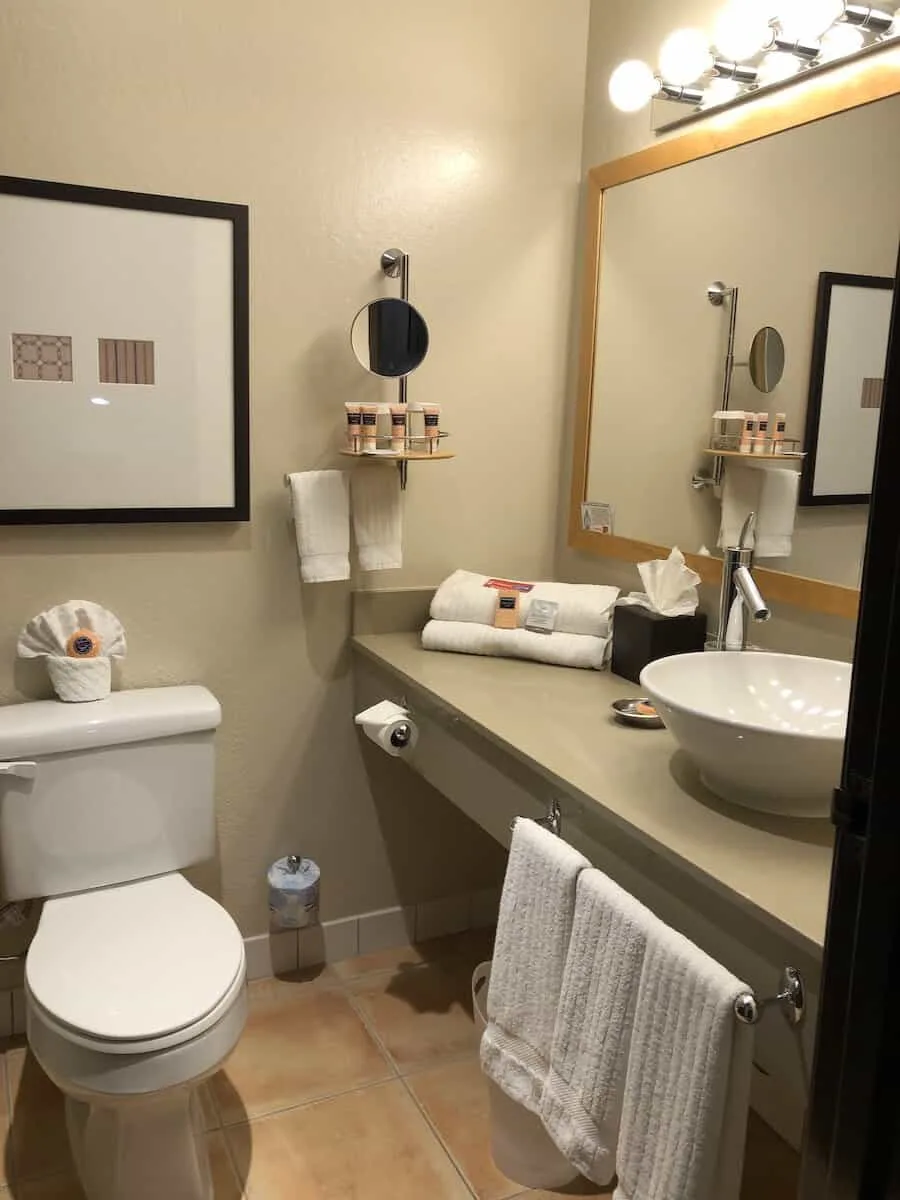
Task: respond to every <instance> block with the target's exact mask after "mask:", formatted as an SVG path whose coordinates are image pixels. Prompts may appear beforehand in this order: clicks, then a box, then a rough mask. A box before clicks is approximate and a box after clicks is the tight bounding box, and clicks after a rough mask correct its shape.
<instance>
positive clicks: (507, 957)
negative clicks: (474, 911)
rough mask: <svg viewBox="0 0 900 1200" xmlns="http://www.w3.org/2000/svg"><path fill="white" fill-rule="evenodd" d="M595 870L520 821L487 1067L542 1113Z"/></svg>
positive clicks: (498, 954) (497, 956)
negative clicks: (586, 885) (571, 955)
mask: <svg viewBox="0 0 900 1200" xmlns="http://www.w3.org/2000/svg"><path fill="white" fill-rule="evenodd" d="M589 865H590V864H589V863H588V861H587V859H586V858H585V857H584V856H583V855H581V854H579V853H578V851H577V850H574V849H573V848H572V847H571V846H569V845H568V844H567V843H566V842H564V841H562V839H561V838H558V837H555V836H554V835H553V834H552V833H548V832H547V830H545V829H541V828H540V826H538V825H536V824H535V823H534V821H526V820H518V821H516V826H515V829H514V830H513V836H512V843H511V845H510V850H509V862H508V864H507V868H506V878H505V880H504V883H503V895H502V897H501V900H500V916H499V919H498V922H497V938H496V942H495V943H494V960H493V964H492V967H491V986H490V991H489V993H488V1002H487V1016H488V1026H487V1029H486V1030H485V1031H484V1035H483V1037H482V1039H481V1065H482V1068H483V1070H484V1072H485V1074H486V1075H488V1076H489V1077H490V1078H491V1079H493V1080H494V1082H495V1083H496V1084H497V1086H498V1087H500V1088H501V1089H502V1090H503V1091H504V1092H505V1093H506V1094H507V1096H509V1097H510V1098H511V1099H513V1100H516V1101H518V1103H519V1104H523V1105H524V1106H525V1107H526V1108H528V1109H530V1110H531V1112H533V1113H539V1112H540V1106H541V1092H542V1091H543V1088H544V1080H545V1079H546V1076H547V1065H548V1062H549V1059H550V1048H551V1046H552V1044H553V1029H554V1025H555V1023H556V1012H557V1009H558V1007H559V996H560V990H561V988H562V979H563V968H564V967H565V963H566V953H567V951H568V948H569V938H570V936H571V932H572V919H573V917H574V914H575V885H576V882H577V880H578V876H579V874H580V873H581V872H582V871H583V870H584V869H585V868H586V867H588V866H589Z"/></svg>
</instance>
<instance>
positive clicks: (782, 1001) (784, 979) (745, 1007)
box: [734, 967, 806, 1026]
mask: <svg viewBox="0 0 900 1200" xmlns="http://www.w3.org/2000/svg"><path fill="white" fill-rule="evenodd" d="M771 1004H777V1005H778V1006H779V1007H780V1008H781V1011H782V1013H783V1014H784V1019H785V1020H786V1021H787V1023H788V1024H789V1025H791V1026H797V1025H799V1024H800V1023H801V1021H802V1020H803V1018H804V1017H805V1016H806V984H805V983H804V982H803V976H802V975H801V974H800V972H799V971H798V970H797V968H796V967H785V968H784V972H783V974H782V976H781V991H780V992H778V993H777V994H776V995H774V996H766V997H765V998H764V999H762V1000H758V999H757V998H756V996H755V995H754V993H753V992H741V994H740V996H738V998H737V999H736V1000H735V1002H734V1015H735V1016H736V1017H737V1019H738V1020H739V1021H743V1022H744V1024H745V1025H755V1024H756V1023H757V1021H758V1020H759V1019H760V1017H761V1016H762V1014H763V1010H764V1009H766V1008H768V1007H769V1005H771Z"/></svg>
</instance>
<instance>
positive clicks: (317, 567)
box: [288, 471, 350, 583]
mask: <svg viewBox="0 0 900 1200" xmlns="http://www.w3.org/2000/svg"><path fill="white" fill-rule="evenodd" d="M288 482H289V484H290V488H291V506H292V508H293V511H294V526H295V528H296V533H297V551H298V553H299V555H300V575H301V578H302V579H303V582H304V583H331V582H332V581H334V580H336V579H349V578H350V506H349V503H348V500H347V481H346V479H345V478H344V473H343V471H302V472H300V473H299V474H296V475H289V476H288Z"/></svg>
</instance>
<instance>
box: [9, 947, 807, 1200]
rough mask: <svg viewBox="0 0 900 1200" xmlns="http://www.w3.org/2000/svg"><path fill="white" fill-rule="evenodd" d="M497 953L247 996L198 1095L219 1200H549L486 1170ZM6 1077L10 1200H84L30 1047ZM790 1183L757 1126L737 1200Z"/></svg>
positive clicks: (388, 964) (784, 1163) (790, 1160)
mask: <svg viewBox="0 0 900 1200" xmlns="http://www.w3.org/2000/svg"><path fill="white" fill-rule="evenodd" d="M489 953H490V948H489V939H488V938H487V937H486V936H485V935H481V934H461V935H459V936H457V937H453V938H444V939H440V940H438V941H435V942H428V943H425V944H424V945H423V946H419V947H416V948H407V949H405V950H399V951H397V950H392V951H385V952H384V953H381V954H372V955H367V956H365V957H363V958H357V959H352V960H350V961H347V962H343V963H338V964H336V965H335V966H333V967H330V968H324V969H322V970H321V972H320V973H319V974H318V975H316V976H309V975H307V976H305V977H300V976H298V977H295V978H291V979H272V980H260V981H257V982H255V983H252V984H251V985H250V995H251V1004H250V1017H249V1020H248V1022H247V1028H246V1031H245V1033H244V1036H243V1038H242V1040H241V1042H240V1044H239V1046H238V1047H237V1049H236V1051H235V1053H234V1054H233V1055H232V1057H231V1059H230V1060H229V1062H228V1064H227V1068H226V1069H225V1071H223V1072H221V1073H220V1074H219V1075H218V1076H216V1077H215V1078H214V1079H212V1080H211V1081H210V1083H209V1084H207V1085H206V1087H205V1088H204V1090H203V1094H202V1100H203V1105H204V1111H205V1113H206V1119H207V1126H208V1133H207V1137H208V1139H209V1149H210V1156H211V1160H212V1166H213V1175H214V1179H215V1200H472V1198H473V1197H474V1198H475V1200H510V1198H512V1197H522V1198H523V1200H525V1198H526V1197H528V1198H530V1200H551V1193H549V1192H523V1191H522V1188H521V1186H520V1185H518V1184H515V1183H512V1182H511V1181H510V1180H508V1179H506V1178H505V1177H504V1176H503V1175H501V1174H500V1172H499V1171H498V1170H497V1169H496V1167H495V1166H494V1165H493V1162H492V1161H491V1156H490V1152H489V1149H488V1135H487V1124H488V1122H487V1096H486V1092H485V1087H484V1083H483V1080H482V1078H481V1075H480V1072H479V1068H478V1060H477V1038H476V1033H475V1029H474V1026H473V1022H472V1016H471V1011H470V981H471V974H472V969H473V967H474V966H475V964H476V963H478V962H480V961H481V960H482V959H483V958H486V957H489ZM0 1076H2V1078H0V1136H2V1138H3V1140H4V1141H5V1152H4V1154H3V1155H2V1156H0V1184H6V1186H5V1187H0V1200H80V1198H81V1195H82V1193H81V1191H80V1189H79V1188H78V1186H77V1184H75V1183H74V1182H73V1180H72V1176H71V1162H70V1159H69V1152H68V1145H67V1141H66V1134H65V1125H64V1117H63V1109H62V1101H61V1097H60V1095H59V1093H58V1092H57V1091H56V1089H55V1088H54V1087H53V1085H52V1084H51V1083H50V1082H49V1081H48V1080H47V1078H46V1077H45V1076H44V1075H43V1073H42V1072H41V1070H40V1068H39V1067H38V1066H37V1063H36V1062H35V1061H34V1059H33V1058H32V1057H31V1056H30V1054H28V1052H27V1050H26V1049H25V1048H24V1046H22V1045H18V1046H14V1047H12V1048H9V1049H8V1050H6V1052H5V1053H3V1054H0ZM795 1176H796V1156H795V1155H794V1153H793V1151H791V1150H789V1149H788V1147H786V1146H785V1145H784V1143H783V1142H781V1141H780V1140H779V1139H778V1138H777V1137H775V1135H774V1134H772V1133H771V1132H770V1131H769V1130H768V1128H767V1127H766V1126H765V1125H763V1124H762V1122H760V1121H757V1120H754V1121H753V1122H752V1124H751V1127H750V1137H749V1145H748V1153H747V1166H746V1170H745V1178H744V1189H743V1195H742V1200H789V1198H790V1197H793V1196H794V1195H795V1194H796V1191H795ZM7 1181H9V1182H7ZM561 1194H566V1195H570V1196H571V1195H579V1196H594V1197H598V1196H610V1195H611V1191H598V1190H597V1189H596V1188H594V1187H593V1185H590V1184H585V1185H584V1186H583V1187H581V1188H574V1189H569V1191H568V1192H566V1193H553V1194H552V1195H561ZM165 1200H177V1197H166V1198H165Z"/></svg>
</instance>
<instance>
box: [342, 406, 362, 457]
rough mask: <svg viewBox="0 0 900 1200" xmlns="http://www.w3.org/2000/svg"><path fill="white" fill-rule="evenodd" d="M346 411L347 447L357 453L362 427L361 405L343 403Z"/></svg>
mask: <svg viewBox="0 0 900 1200" xmlns="http://www.w3.org/2000/svg"><path fill="white" fill-rule="evenodd" d="M344 408H345V410H346V412H347V449H348V450H352V452H353V453H354V454H359V450H360V445H359V443H360V432H361V427H362V405H361V404H345V405H344Z"/></svg>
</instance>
